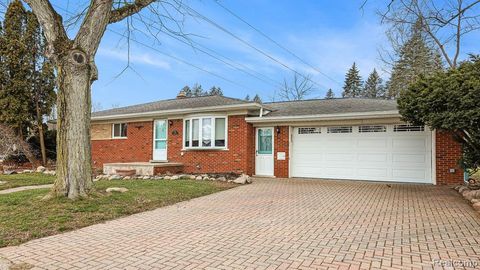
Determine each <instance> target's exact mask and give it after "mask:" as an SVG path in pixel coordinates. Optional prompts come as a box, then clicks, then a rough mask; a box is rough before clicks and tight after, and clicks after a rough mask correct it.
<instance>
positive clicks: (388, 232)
mask: <svg viewBox="0 0 480 270" xmlns="http://www.w3.org/2000/svg"><path fill="white" fill-rule="evenodd" d="M0 257H3V258H4V259H7V260H8V261H11V263H13V264H20V263H26V264H28V265H31V266H35V267H36V268H37V269H327V268H328V269H330V268H332V269H359V268H363V269H368V268H376V269H421V268H422V267H423V268H426V269H429V268H433V267H434V266H435V268H437V266H438V267H439V266H441V264H442V263H443V265H447V266H448V265H449V263H456V266H457V267H458V266H459V264H458V263H461V265H464V266H465V265H466V266H469V265H476V266H477V267H479V266H480V216H479V214H478V213H477V212H475V211H474V210H473V209H472V208H471V206H470V205H469V204H468V203H467V202H466V201H464V200H463V199H462V198H461V196H459V195H458V194H457V193H456V192H455V191H453V190H452V189H450V188H446V187H436V186H429V185H413V184H390V185H386V184H383V183H367V182H355V181H328V180H310V181H308V180H292V179H289V180H286V179H272V180H255V182H254V183H253V184H251V185H246V186H241V187H237V188H234V189H231V190H227V191H224V192H219V193H215V194H212V195H209V196H205V197H201V198H197V199H193V200H191V201H188V202H183V203H179V204H176V205H173V206H169V207H164V208H159V209H156V210H153V211H150V212H144V213H140V214H137V215H133V216H129V217H125V218H121V219H117V220H114V221H109V222H106V223H104V224H97V225H93V226H90V227H87V228H83V229H80V230H77V231H73V232H68V233H64V234H60V235H56V236H51V237H46V238H43V239H38V240H34V241H31V242H28V243H25V244H23V245H21V246H17V247H7V248H3V249H0ZM0 261H1V260H0ZM462 263H463V264H462ZM0 268H1V267H0Z"/></svg>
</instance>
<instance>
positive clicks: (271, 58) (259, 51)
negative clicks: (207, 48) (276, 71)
mask: <svg viewBox="0 0 480 270" xmlns="http://www.w3.org/2000/svg"><path fill="white" fill-rule="evenodd" d="M182 6H183V7H184V9H186V11H187V12H191V13H194V14H195V15H196V16H198V17H199V18H201V19H202V20H204V21H205V22H207V23H209V24H211V25H213V26H215V27H216V28H218V29H220V30H221V31H223V32H224V33H226V34H228V35H230V36H231V37H233V38H235V39H236V40H238V41H240V42H241V43H243V44H244V45H246V46H248V47H249V48H251V49H253V50H255V51H257V52H258V53H260V54H262V55H264V56H265V57H267V58H268V59H270V60H272V61H274V62H276V63H277V64H279V65H281V66H283V67H284V68H286V69H288V70H290V71H292V72H293V73H295V74H297V75H298V76H300V77H302V78H304V79H305V80H308V81H310V82H312V83H313V84H316V85H317V86H319V87H321V88H326V87H324V86H322V85H320V84H319V83H317V82H315V81H313V80H312V79H311V78H309V77H307V76H305V75H303V74H301V73H299V72H298V71H296V70H295V69H293V68H291V67H290V66H288V65H287V64H285V63H283V62H282V61H280V60H278V59H276V58H275V57H273V56H271V55H270V54H268V53H266V52H265V51H263V50H261V49H259V48H257V47H255V46H254V45H252V44H250V43H249V42H247V41H245V40H244V39H242V38H240V37H238V36H237V35H235V34H234V33H232V32H231V31H229V30H228V29H226V28H224V27H223V26H221V25H219V24H218V23H216V22H215V21H213V20H211V19H209V18H207V17H205V16H204V15H202V14H201V13H199V12H198V11H196V10H195V9H193V8H191V7H190V6H187V5H185V4H182Z"/></svg>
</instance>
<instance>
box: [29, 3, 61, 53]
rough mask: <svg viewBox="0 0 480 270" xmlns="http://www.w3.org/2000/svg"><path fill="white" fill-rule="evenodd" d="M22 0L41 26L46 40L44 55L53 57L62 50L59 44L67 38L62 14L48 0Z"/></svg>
mask: <svg viewBox="0 0 480 270" xmlns="http://www.w3.org/2000/svg"><path fill="white" fill-rule="evenodd" d="M24 1H25V2H26V3H27V4H28V6H30V8H31V9H32V11H33V13H34V14H35V16H36V17H37V19H38V22H39V23H40V25H41V26H42V29H43V31H44V34H45V38H46V39H47V42H48V46H47V49H46V56H47V57H48V58H55V57H56V56H57V55H58V54H59V53H60V52H61V51H62V48H61V46H62V45H60V44H62V43H63V42H65V41H68V40H69V39H68V36H67V33H66V32H65V28H64V27H63V22H62V20H63V19H62V16H60V15H59V14H58V13H57V12H56V11H55V9H54V8H53V7H52V5H51V4H50V1H48V0H24ZM53 60H55V59H53Z"/></svg>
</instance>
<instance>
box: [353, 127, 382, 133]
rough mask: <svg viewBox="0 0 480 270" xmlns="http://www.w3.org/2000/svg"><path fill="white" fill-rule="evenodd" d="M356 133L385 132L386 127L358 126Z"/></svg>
mask: <svg viewBox="0 0 480 270" xmlns="http://www.w3.org/2000/svg"><path fill="white" fill-rule="evenodd" d="M358 132H360V133H368V132H387V127H386V126H359V127H358Z"/></svg>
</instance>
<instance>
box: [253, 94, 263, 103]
mask: <svg viewBox="0 0 480 270" xmlns="http://www.w3.org/2000/svg"><path fill="white" fill-rule="evenodd" d="M252 101H254V102H257V103H262V99H261V98H260V96H259V95H258V94H256V95H255V96H254V97H253V99H252Z"/></svg>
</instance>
